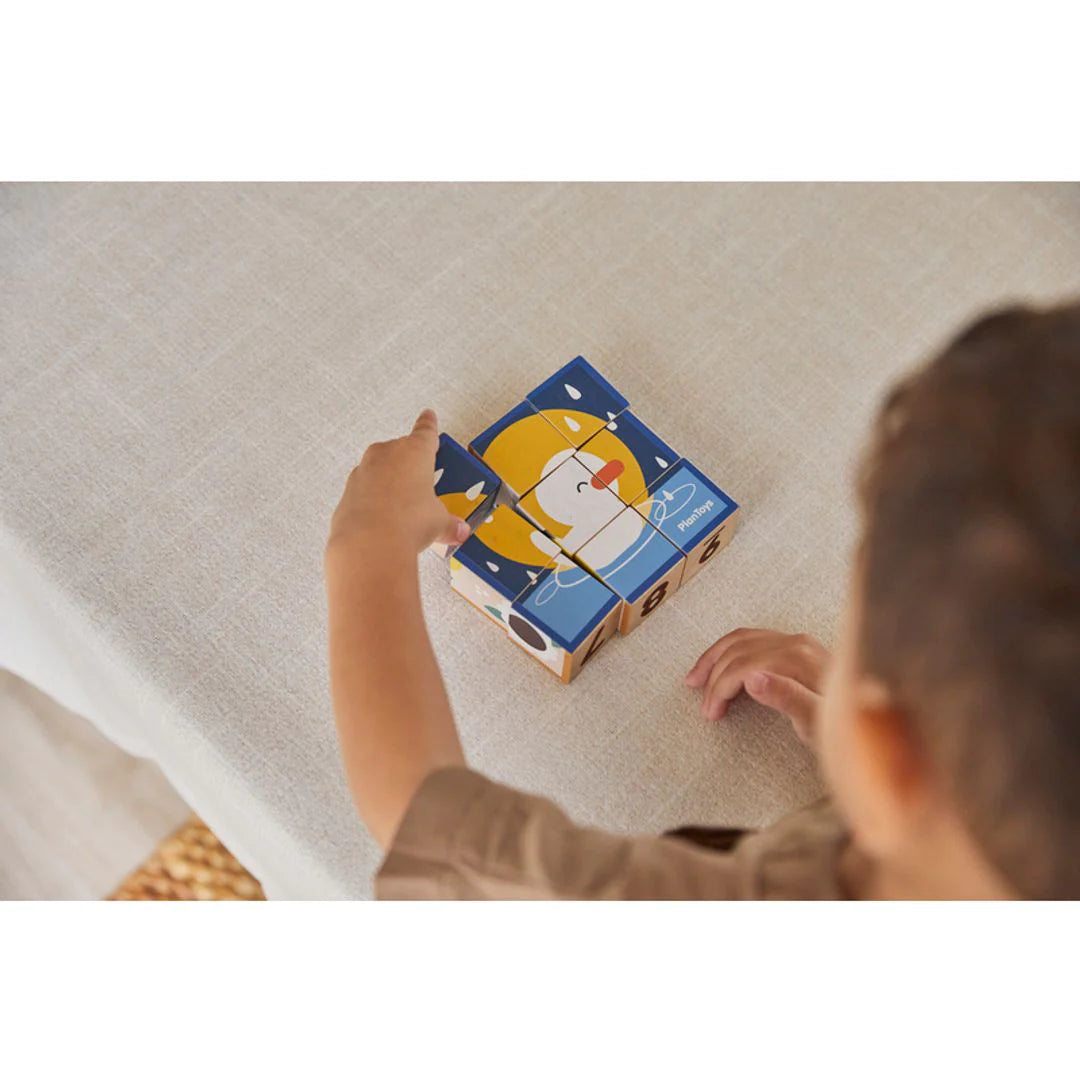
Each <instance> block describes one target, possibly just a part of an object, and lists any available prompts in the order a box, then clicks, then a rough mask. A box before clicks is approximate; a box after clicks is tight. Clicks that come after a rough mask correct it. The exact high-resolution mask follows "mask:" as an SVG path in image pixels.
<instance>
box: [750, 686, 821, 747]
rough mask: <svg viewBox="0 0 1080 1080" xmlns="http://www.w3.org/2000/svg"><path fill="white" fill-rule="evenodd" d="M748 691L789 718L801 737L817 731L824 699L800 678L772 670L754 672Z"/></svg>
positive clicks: (754, 697) (763, 703)
mask: <svg viewBox="0 0 1080 1080" xmlns="http://www.w3.org/2000/svg"><path fill="white" fill-rule="evenodd" d="M745 685H746V692H747V693H748V694H749V695H750V696H751V697H752V698H753V699H754V700H755V701H759V702H761V704H762V705H767V706H768V707H769V708H770V709H776V711H777V712H782V713H783V714H784V715H785V716H787V717H789V718H790V719H791V721H792V723H793V724H794V725H795V728H796V730H797V731H799V733H800V735H803V736H804V737H805V735H804V733H809V732H810V731H812V730H813V722H814V715H815V713H816V711H817V707H818V703H819V701H820V700H821V699H820V697H819V695H817V694H815V693H814V692H813V690H808V689H807V688H806V687H805V686H803V684H802V683H801V682H799V680H798V679H791V678H788V677H787V676H786V675H777V674H775V673H773V672H771V671H752V672H750V673H749V674H748V675H747V677H746V683H745Z"/></svg>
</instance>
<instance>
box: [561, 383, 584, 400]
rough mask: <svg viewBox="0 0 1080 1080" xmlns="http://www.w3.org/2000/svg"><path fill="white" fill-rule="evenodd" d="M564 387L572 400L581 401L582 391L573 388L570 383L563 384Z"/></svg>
mask: <svg viewBox="0 0 1080 1080" xmlns="http://www.w3.org/2000/svg"><path fill="white" fill-rule="evenodd" d="M563 386H564V387H565V388H566V392H567V393H568V394H569V395H570V397H571V398H573V399H574V401H580V400H581V391H580V390H579V389H578V388H577V387H576V386H571V385H570V384H569V383H563Z"/></svg>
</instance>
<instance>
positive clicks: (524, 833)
mask: <svg viewBox="0 0 1080 1080" xmlns="http://www.w3.org/2000/svg"><path fill="white" fill-rule="evenodd" d="M375 895H376V896H377V897H378V898H379V899H381V900H451V899H459V900H466V899H469V900H560V899H561V900H570V899H577V900H619V899H640V900H664V899H667V900H673V899H686V900H690V899H713V900H730V899H741V898H749V896H750V895H752V894H751V891H750V887H749V880H748V874H747V873H746V867H745V866H744V860H742V859H741V858H740V855H739V852H738V849H736V850H735V851H734V852H731V853H721V852H716V851H708V850H705V849H699V848H697V847H695V846H694V845H692V844H690V843H687V842H686V841H685V840H680V839H675V838H667V837H658V836H638V837H632V836H618V835H614V834H611V833H605V832H601V831H599V830H597V829H588V828H582V827H581V826H578V825H575V824H574V823H573V822H572V821H571V820H570V819H569V818H568V817H567V816H566V815H565V814H564V813H563V812H562V811H561V810H560V809H559V808H558V807H557V806H556V805H555V804H554V803H552V802H550V801H549V800H547V799H543V798H539V797H537V796H534V795H527V794H525V793H523V792H520V791H515V790H513V789H512V788H508V787H504V786H503V785H502V784H497V783H495V782H494V781H492V780H488V779H487V778H486V777H484V776H481V775H480V774H479V773H475V772H473V771H471V770H469V769H465V768H450V769H440V770H438V771H436V772H434V773H432V774H431V775H430V776H428V777H427V778H426V779H425V780H424V782H423V783H422V784H421V785H420V788H419V789H418V790H417V792H416V794H415V795H414V796H413V799H412V802H411V804H410V805H409V808H408V810H407V811H406V814H405V818H404V820H403V821H402V823H401V826H400V827H399V829H398V832H397V835H396V836H395V838H394V841H393V844H392V845H391V847H390V850H389V852H388V853H387V855H386V859H385V861H384V862H383V864H382V867H381V868H380V869H379V872H378V874H377V875H376V879H375Z"/></svg>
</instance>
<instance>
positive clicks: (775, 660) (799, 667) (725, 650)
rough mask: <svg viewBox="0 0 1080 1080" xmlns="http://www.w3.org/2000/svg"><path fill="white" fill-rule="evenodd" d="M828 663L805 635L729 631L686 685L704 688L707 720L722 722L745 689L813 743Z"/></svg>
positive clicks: (700, 661)
mask: <svg viewBox="0 0 1080 1080" xmlns="http://www.w3.org/2000/svg"><path fill="white" fill-rule="evenodd" d="M829 660H830V656H829V653H828V652H827V651H826V650H825V648H824V646H823V645H822V644H821V643H820V642H819V641H816V640H815V639H814V638H812V637H810V636H809V635H808V634H781V633H779V632H778V631H776V630H733V631H732V632H731V633H730V634H725V635H724V636H723V637H722V638H720V640H719V641H717V642H716V643H715V644H713V645H710V646H709V648H707V649H706V650H705V652H703V653H702V654H701V656H700V658H699V659H698V661H697V663H696V664H694V666H693V667H692V668H691V669H690V671H689V672H688V673H687V676H686V684H687V686H693V687H700V688H701V689H702V690H703V693H702V696H701V715H702V716H704V717H705V718H706V719H707V720H720V719H722V718H723V716H724V714H725V713H726V712H727V708H728V705H729V704H731V701H732V699H733V698H735V696H736V695H737V694H738V693H739V691H740V690H745V691H746V692H747V693H748V694H749V695H750V696H751V697H752V698H753V699H754V700H755V701H760V702H761V704H762V705H768V706H769V707H770V708H773V709H776V710H777V711H778V712H782V713H784V715H785V716H787V717H788V718H789V719H790V720H791V723H792V725H793V726H794V728H795V733H796V734H797V735H798V736H799V738H800V739H802V741H803V742H805V743H812V742H813V737H814V721H815V717H816V714H817V709H818V706H819V705H820V703H821V694H822V691H823V689H824V683H825V671H826V668H827V667H828V665H829Z"/></svg>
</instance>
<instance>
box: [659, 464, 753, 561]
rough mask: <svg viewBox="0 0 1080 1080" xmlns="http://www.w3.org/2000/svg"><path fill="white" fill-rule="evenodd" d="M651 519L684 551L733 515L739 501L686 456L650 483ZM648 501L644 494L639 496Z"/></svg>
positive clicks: (692, 546) (688, 549)
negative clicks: (686, 458) (718, 485)
mask: <svg viewBox="0 0 1080 1080" xmlns="http://www.w3.org/2000/svg"><path fill="white" fill-rule="evenodd" d="M650 493H651V495H652V503H651V505H650V507H649V512H648V519H649V521H651V522H652V523H653V524H654V525H655V526H656V527H657V528H658V529H659V530H660V531H661V532H662V533H663V534H664V535H665V536H666V537H667V538H668V539H669V540H670V541H671V542H672V543H673V544H675V545H676V546H677V547H678V548H680V549H681V550H682V551H687V552H688V551H690V550H691V549H693V548H694V547H696V546H697V545H698V544H700V543H701V541H702V540H704V539H705V537H706V536H708V535H709V533H710V532H712V531H713V530H714V529H716V528H717V527H718V526H719V525H720V524H722V523H723V521H724V519H725V518H728V517H730V516H731V515H732V514H733V513H734V512H735V510H736V508H737V506H738V503H736V502H735V500H734V499H733V498H731V496H730V495H728V494H726V493H725V492H724V491H722V490H721V489H720V488H719V487H717V486H716V484H714V483H713V482H712V481H711V480H710V479H709V478H708V477H707V476H706V475H705V474H704V473H703V472H702V471H701V470H700V469H698V468H697V467H696V466H694V465H692V464H691V463H690V462H689V461H686V460H683V461H681V462H680V463H679V464H678V465H676V466H675V468H673V469H671V470H669V471H668V472H667V473H665V474H664V475H663V476H662V477H661V478H660V479H659V480H658V481H657V482H656V483H654V484H652V485H650ZM639 501H641V502H643V501H644V497H643V498H642V499H641V500H639Z"/></svg>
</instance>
